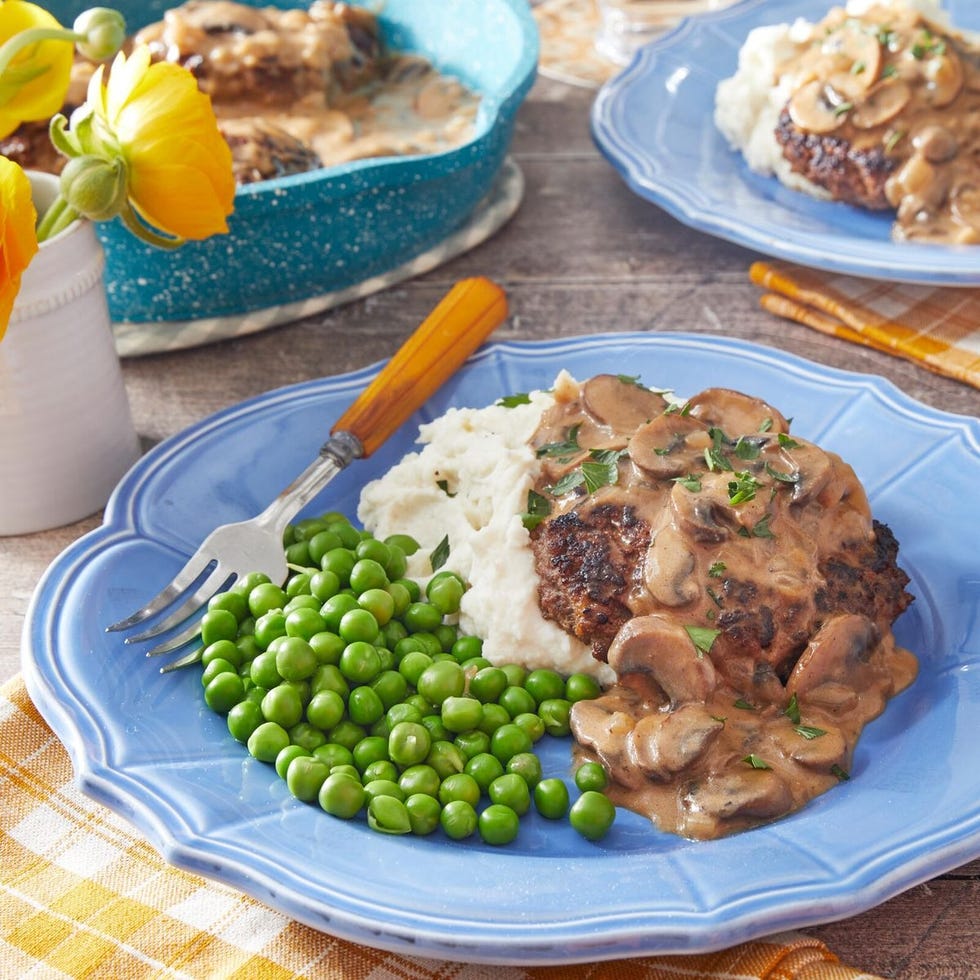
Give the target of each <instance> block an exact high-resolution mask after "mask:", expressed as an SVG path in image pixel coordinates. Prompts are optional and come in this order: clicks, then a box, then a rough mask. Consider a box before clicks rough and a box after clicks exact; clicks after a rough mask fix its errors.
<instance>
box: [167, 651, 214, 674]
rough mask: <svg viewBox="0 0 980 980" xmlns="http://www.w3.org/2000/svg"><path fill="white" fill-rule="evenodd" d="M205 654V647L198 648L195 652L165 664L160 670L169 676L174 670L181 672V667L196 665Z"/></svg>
mask: <svg viewBox="0 0 980 980" xmlns="http://www.w3.org/2000/svg"><path fill="white" fill-rule="evenodd" d="M203 654H204V648H203V647H197V648H196V649H194V650H191V651H189V652H188V653H185V654H184V655H183V656H182V657H178V658H177V659H176V660H172V661H171V662H170V663H168V664H164V665H163V666H162V667H161V668H160V673H161V674H169V673H170V671H172V670H180V668H181V667H189V666H190V665H191V664H196V663H197V662H198V661H199V660H200V659H201V656H202V655H203Z"/></svg>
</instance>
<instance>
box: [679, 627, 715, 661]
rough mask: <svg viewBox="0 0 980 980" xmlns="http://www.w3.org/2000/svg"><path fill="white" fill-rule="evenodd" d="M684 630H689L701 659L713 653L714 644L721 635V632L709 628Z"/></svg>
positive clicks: (687, 628) (686, 628)
mask: <svg viewBox="0 0 980 980" xmlns="http://www.w3.org/2000/svg"><path fill="white" fill-rule="evenodd" d="M684 629H685V630H687V635H688V636H689V637H690V638H691V642H692V643H693V644H694V649H695V650H697V652H698V656H699V657H701V656H704V654H706V653H711V647H712V644H713V643H714V642H715V640H716V639H717V638H718V635H719V634H720V633H721V630H714V629H710V628H709V627H707V626H685V627H684Z"/></svg>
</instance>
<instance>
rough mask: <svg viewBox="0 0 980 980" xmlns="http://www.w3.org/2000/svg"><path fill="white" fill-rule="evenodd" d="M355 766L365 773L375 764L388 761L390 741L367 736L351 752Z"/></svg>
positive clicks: (375, 736) (377, 736)
mask: <svg viewBox="0 0 980 980" xmlns="http://www.w3.org/2000/svg"><path fill="white" fill-rule="evenodd" d="M351 751H352V752H353V753H354V765H355V766H357V768H358V769H359V770H360V771H361V772H362V773H363V772H365V771H366V770H367V768H368V767H369V766H370V765H371V763H373V762H382V761H383V762H387V761H388V758H389V756H388V739H386V738H381V737H380V736H379V735H365V736H364V738H362V739H361V740H360V741H359V742H358V743H357V744H356V745H355V746H354V748H353V749H352V750H351Z"/></svg>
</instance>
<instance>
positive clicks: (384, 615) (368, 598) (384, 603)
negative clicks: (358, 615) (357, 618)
mask: <svg viewBox="0 0 980 980" xmlns="http://www.w3.org/2000/svg"><path fill="white" fill-rule="evenodd" d="M357 602H358V605H360V607H361V608H362V609H364V610H365V611H366V612H369V613H370V614H371V616H372V617H373V618H374V621H375V622H376V623H377V624H378V626H379V627H384V626H386V625H387V624H388V622H389V621H390V620H391V617H392V616H394V615H395V600H394V598H392V595H391V593H390V592H386V591H385V590H384V589H367V590H365V591H364V592H362V593H361V594H360V595H359V596H358V597H357Z"/></svg>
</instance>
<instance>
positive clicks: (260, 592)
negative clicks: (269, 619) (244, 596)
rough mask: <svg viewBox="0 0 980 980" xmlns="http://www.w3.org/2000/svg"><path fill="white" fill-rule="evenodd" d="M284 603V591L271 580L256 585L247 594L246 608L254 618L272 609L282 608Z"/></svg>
mask: <svg viewBox="0 0 980 980" xmlns="http://www.w3.org/2000/svg"><path fill="white" fill-rule="evenodd" d="M284 605H286V593H285V592H284V591H283V590H282V589H281V588H280V587H279V586H278V585H275V584H274V583H272V582H264V583H262V584H261V585H257V586H255V588H254V589H252V591H251V592H249V594H248V610H249V612H250V613H251V614H252V615H253V616H254V617H255V618H256V619H258V618H259V617H260V616H263V615H265V614H266V613H267V612H271V611H272V610H274V609H282V607H283V606H284Z"/></svg>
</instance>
